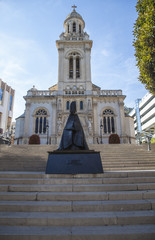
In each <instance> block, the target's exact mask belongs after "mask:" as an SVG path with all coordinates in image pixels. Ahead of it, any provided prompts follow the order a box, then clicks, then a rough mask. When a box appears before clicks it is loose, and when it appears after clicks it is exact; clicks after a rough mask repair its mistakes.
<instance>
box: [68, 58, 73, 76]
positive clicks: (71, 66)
mask: <svg viewBox="0 0 155 240" xmlns="http://www.w3.org/2000/svg"><path fill="white" fill-rule="evenodd" d="M69 78H73V57H70V59H69Z"/></svg>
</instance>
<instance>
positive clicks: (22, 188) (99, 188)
mask: <svg viewBox="0 0 155 240" xmlns="http://www.w3.org/2000/svg"><path fill="white" fill-rule="evenodd" d="M145 189H146V190H155V183H137V184H133V183H132V184H86V185H85V184H83V185H80V184H78V185H76V184H75V185H74V184H73V185H67V184H66V185H58V184H57V185H45V184H44V185H40V184H39V185H32V184H31V185H22V184H20V185H7V184H1V185H0V191H3V192H5V191H6V192H105V191H106V192H107V191H110V192H112V191H137V190H145Z"/></svg>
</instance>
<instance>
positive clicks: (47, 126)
mask: <svg viewBox="0 0 155 240" xmlns="http://www.w3.org/2000/svg"><path fill="white" fill-rule="evenodd" d="M48 130H49V125H48V122H47V124H46V132H47V145H48V138H49V136H48V134H49V132H48Z"/></svg>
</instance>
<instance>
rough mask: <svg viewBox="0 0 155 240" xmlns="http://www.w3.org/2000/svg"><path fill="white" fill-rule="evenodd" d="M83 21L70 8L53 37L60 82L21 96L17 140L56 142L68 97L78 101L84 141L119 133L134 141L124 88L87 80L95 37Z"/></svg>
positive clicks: (106, 139)
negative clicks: (103, 87)
mask: <svg viewBox="0 0 155 240" xmlns="http://www.w3.org/2000/svg"><path fill="white" fill-rule="evenodd" d="M84 28H85V22H84V20H83V18H82V17H81V15H80V14H78V13H77V12H76V11H75V8H74V9H73V11H72V12H71V13H70V14H69V15H68V16H67V18H66V19H65V21H64V29H65V32H63V33H61V35H60V38H59V40H57V41H56V46H57V49H58V82H57V84H56V85H54V86H52V87H50V88H49V89H48V90H41V91H40V90H37V89H36V88H35V87H34V86H33V88H32V89H30V90H29V91H28V92H27V95H26V96H24V99H25V101H26V109H25V113H24V114H22V115H21V116H20V117H19V118H17V119H16V133H15V138H16V143H17V142H18V143H19V144H20V143H21V144H27V143H28V140H29V137H30V136H31V135H32V134H34V133H36V134H39V136H40V139H41V144H46V143H47V139H48V142H49V143H50V144H58V143H59V142H60V139H61V134H62V131H63V128H64V125H65V123H66V120H67V117H68V115H69V106H70V103H71V102H72V101H76V103H77V113H78V115H79V118H80V120H81V123H82V126H83V129H84V132H85V135H86V139H87V142H88V143H89V144H91V143H96V142H103V143H108V139H109V136H110V135H111V134H112V133H117V134H118V135H119V136H120V139H121V143H129V142H132V141H133V142H134V127H133V119H132V118H131V117H127V116H125V113H124V99H125V96H124V95H123V94H122V90H101V88H100V87H99V86H96V85H95V84H93V83H92V79H91V48H92V45H93V41H92V40H90V39H89V35H88V34H87V33H86V32H84Z"/></svg>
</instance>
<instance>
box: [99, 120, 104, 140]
mask: <svg viewBox="0 0 155 240" xmlns="http://www.w3.org/2000/svg"><path fill="white" fill-rule="evenodd" d="M102 128H103V124H102V119H101V120H100V138H101V141H100V143H101V144H102V143H103V142H102Z"/></svg>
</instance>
